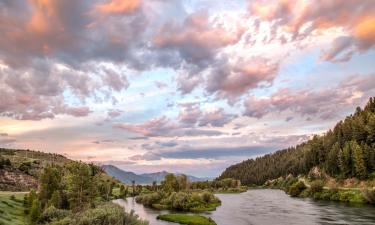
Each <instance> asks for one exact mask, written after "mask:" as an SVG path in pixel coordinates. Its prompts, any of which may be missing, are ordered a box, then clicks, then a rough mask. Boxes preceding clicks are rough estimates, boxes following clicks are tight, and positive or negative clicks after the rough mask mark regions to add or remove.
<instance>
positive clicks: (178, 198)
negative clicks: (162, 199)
mask: <svg viewBox="0 0 375 225" xmlns="http://www.w3.org/2000/svg"><path fill="white" fill-rule="evenodd" d="M171 199H172V207H173V209H176V210H185V211H186V210H188V209H189V208H190V207H189V204H188V203H189V195H188V194H187V193H185V192H177V193H173V194H172V195H171Z"/></svg>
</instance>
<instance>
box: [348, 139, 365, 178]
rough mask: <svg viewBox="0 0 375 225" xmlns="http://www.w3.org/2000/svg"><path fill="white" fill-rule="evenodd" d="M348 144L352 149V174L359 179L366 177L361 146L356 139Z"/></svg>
mask: <svg viewBox="0 0 375 225" xmlns="http://www.w3.org/2000/svg"><path fill="white" fill-rule="evenodd" d="M350 145H351V148H352V151H353V166H354V173H353V174H354V175H355V176H356V177H358V178H360V179H364V178H366V175H367V172H366V163H365V160H364V155H363V151H362V149H361V146H359V145H358V144H357V142H356V141H351V142H350Z"/></svg>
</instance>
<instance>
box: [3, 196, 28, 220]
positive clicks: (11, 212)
mask: <svg viewBox="0 0 375 225" xmlns="http://www.w3.org/2000/svg"><path fill="white" fill-rule="evenodd" d="M12 195H14V199H12V197H11V196H12ZM24 195H25V192H0V225H8V224H9V225H10V224H12V225H24V224H26V222H25V215H24V207H23V197H24Z"/></svg>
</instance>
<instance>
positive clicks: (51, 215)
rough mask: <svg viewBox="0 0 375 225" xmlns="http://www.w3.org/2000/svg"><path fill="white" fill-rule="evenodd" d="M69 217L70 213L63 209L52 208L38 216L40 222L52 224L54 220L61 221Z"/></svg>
mask: <svg viewBox="0 0 375 225" xmlns="http://www.w3.org/2000/svg"><path fill="white" fill-rule="evenodd" d="M69 215H70V211H68V210H64V209H56V208H55V207H54V206H50V207H48V208H47V209H46V210H44V212H43V213H42V215H41V216H40V219H39V221H40V222H52V221H54V220H61V219H63V218H65V217H68V216H69Z"/></svg>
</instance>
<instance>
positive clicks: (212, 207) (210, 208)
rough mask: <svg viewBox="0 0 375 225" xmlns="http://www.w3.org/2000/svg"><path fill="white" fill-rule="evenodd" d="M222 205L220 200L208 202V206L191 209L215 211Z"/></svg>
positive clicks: (192, 210) (193, 210)
mask: <svg viewBox="0 0 375 225" xmlns="http://www.w3.org/2000/svg"><path fill="white" fill-rule="evenodd" d="M220 205H221V203H220V202H216V203H210V204H207V205H206V206H200V207H195V208H192V209H191V210H190V211H191V212H206V211H215V210H216V208H217V207H219V206H220Z"/></svg>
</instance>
